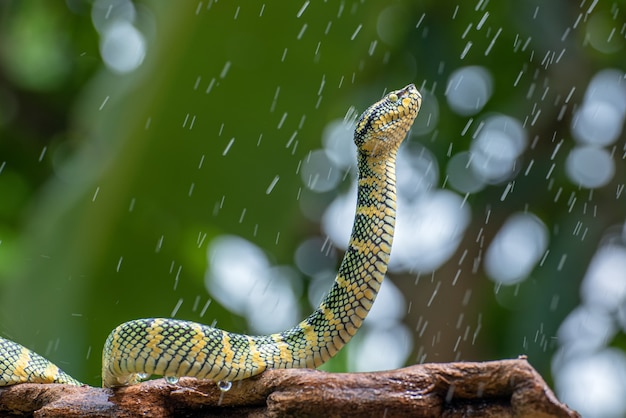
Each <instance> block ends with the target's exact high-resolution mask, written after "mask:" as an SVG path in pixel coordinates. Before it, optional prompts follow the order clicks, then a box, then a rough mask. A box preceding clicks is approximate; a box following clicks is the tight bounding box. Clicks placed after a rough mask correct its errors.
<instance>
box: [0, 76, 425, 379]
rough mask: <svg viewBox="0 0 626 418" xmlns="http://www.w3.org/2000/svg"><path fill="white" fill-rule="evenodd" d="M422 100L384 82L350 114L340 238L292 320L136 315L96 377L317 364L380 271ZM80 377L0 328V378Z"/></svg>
mask: <svg viewBox="0 0 626 418" xmlns="http://www.w3.org/2000/svg"><path fill="white" fill-rule="evenodd" d="M421 104H422V96H421V94H420V92H419V91H418V90H417V88H416V87H415V85H413V84H409V85H408V86H406V87H404V88H402V89H400V90H395V91H391V92H389V93H388V94H386V95H384V96H383V98H382V99H380V100H379V101H377V102H376V103H374V104H372V105H371V106H370V107H368V108H367V109H366V110H365V111H364V112H363V114H362V115H361V116H360V118H359V119H358V120H357V122H356V127H355V130H354V142H355V144H356V148H357V166H358V188H357V202H356V211H355V215H354V224H353V227H352V233H351V235H350V239H349V244H348V247H347V249H346V251H345V253H344V255H343V259H342V261H341V263H340V265H339V269H338V271H337V275H336V277H335V280H334V282H333V284H332V287H331V288H330V290H329V291H328V293H327V294H326V296H325V297H324V298H323V300H322V301H321V302H320V304H319V306H318V307H317V308H316V309H315V310H314V311H313V312H312V313H311V314H310V315H309V316H308V317H306V318H305V319H304V320H302V321H301V322H300V323H298V324H297V325H295V326H294V327H293V328H291V329H289V330H286V331H283V332H278V333H275V334H271V335H261V336H251V335H244V334H236V333H232V332H228V331H224V330H221V329H219V328H215V327H211V326H207V325H203V324H200V323H196V322H191V321H184V320H178V319H172V318H148V319H135V320H131V321H128V322H125V323H123V324H121V325H119V326H118V327H116V328H115V329H114V330H113V331H112V332H111V333H110V334H109V336H108V338H107V339H106V342H105V344H104V348H103V352H102V386H103V387H116V386H124V385H130V384H136V383H139V382H140V381H142V380H145V379H146V378H147V377H148V376H152V375H156V376H164V377H165V378H166V379H168V378H169V379H168V381H169V380H175V379H177V378H179V377H182V376H189V377H196V378H199V379H212V380H213V381H215V382H232V381H236V380H241V379H246V378H249V377H252V376H255V375H257V374H259V373H261V372H263V371H264V370H266V369H278V368H316V367H318V366H319V365H321V364H322V363H324V362H326V361H327V360H329V359H330V358H331V357H333V356H334V355H335V354H336V353H337V352H338V351H339V350H340V349H341V348H342V347H343V346H344V345H345V344H347V343H348V341H350V339H351V338H352V337H353V336H354V335H355V334H356V332H357V330H358V329H359V328H360V327H361V325H362V324H363V321H364V320H365V317H366V316H367V314H368V312H369V311H370V309H371V308H372V306H373V303H374V300H375V299H376V295H377V293H378V291H379V289H380V286H381V284H382V282H383V279H384V277H385V274H386V272H387V266H388V263H389V258H390V255H391V245H392V241H393V235H394V228H395V216H396V154H397V151H398V149H399V147H400V144H401V143H402V141H403V140H404V139H405V137H406V136H407V135H408V132H409V130H410V128H411V126H412V125H413V122H414V120H415V118H416V116H417V113H418V112H419V109H420V107H421ZM27 382H28V383H64V384H71V385H81V384H82V383H81V382H80V381H78V380H76V379H75V378H73V377H72V376H70V375H69V374H67V373H65V372H63V371H62V370H61V369H60V368H59V367H57V366H56V365H54V364H53V363H52V362H50V361H49V360H47V359H46V358H44V357H42V356H40V355H39V354H37V353H35V352H33V351H31V350H29V349H28V348H26V347H24V346H22V345H20V344H18V343H15V342H13V341H11V340H8V339H5V338H1V337H0V386H8V385H13V384H18V383H27Z"/></svg>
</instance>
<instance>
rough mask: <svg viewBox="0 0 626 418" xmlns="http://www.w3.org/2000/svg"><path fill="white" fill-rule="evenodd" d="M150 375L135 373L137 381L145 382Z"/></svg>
mask: <svg viewBox="0 0 626 418" xmlns="http://www.w3.org/2000/svg"><path fill="white" fill-rule="evenodd" d="M148 377H150V375H149V374H148V373H137V379H139V380H146V379H147V378H148Z"/></svg>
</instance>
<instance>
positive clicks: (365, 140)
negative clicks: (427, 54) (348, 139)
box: [354, 84, 422, 156]
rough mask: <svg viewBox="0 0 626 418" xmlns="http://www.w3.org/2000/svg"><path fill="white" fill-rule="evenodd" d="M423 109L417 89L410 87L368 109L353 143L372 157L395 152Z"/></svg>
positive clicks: (389, 94)
mask: <svg viewBox="0 0 626 418" xmlns="http://www.w3.org/2000/svg"><path fill="white" fill-rule="evenodd" d="M421 105H422V95H421V94H420V92H419V91H418V90H417V88H415V85H413V84H409V85H408V86H406V87H405V88H403V89H400V90H395V91H392V92H390V93H388V94H387V95H386V96H385V97H383V98H382V99H381V100H379V101H378V102H376V103H374V104H373V105H371V106H370V107H368V108H367V109H366V110H365V112H363V114H362V115H361V117H360V118H359V121H358V122H357V126H356V129H355V131H354V143H355V144H356V146H357V148H358V149H359V152H361V153H363V154H366V155H369V156H379V155H386V154H388V153H389V152H395V151H396V150H397V149H398V147H399V146H400V143H402V141H403V140H404V138H405V137H406V134H407V132H408V131H409V129H410V128H411V126H412V125H413V121H414V120H415V117H416V116H417V112H418V111H419V109H420V106H421Z"/></svg>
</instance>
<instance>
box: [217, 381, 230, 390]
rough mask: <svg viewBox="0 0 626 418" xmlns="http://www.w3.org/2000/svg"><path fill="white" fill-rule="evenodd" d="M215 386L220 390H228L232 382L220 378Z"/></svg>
mask: <svg viewBox="0 0 626 418" xmlns="http://www.w3.org/2000/svg"><path fill="white" fill-rule="evenodd" d="M217 387H218V388H219V390H221V391H222V392H228V391H229V390H230V388H232V387H233V382H231V381H229V380H220V381H218V382H217Z"/></svg>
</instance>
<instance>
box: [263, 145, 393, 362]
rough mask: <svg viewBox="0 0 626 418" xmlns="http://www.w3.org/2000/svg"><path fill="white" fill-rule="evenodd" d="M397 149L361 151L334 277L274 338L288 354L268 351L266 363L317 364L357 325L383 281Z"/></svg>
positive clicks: (333, 351) (340, 345)
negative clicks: (313, 305)
mask: <svg viewBox="0 0 626 418" xmlns="http://www.w3.org/2000/svg"><path fill="white" fill-rule="evenodd" d="M395 157H396V149H393V150H390V151H389V152H387V153H386V154H385V155H383V156H377V157H372V156H367V155H365V154H362V153H360V154H359V160H358V169H359V176H358V197H357V207H356V214H355V218H354V225H353V227H352V234H351V236H350V242H349V244H348V249H347V250H346V252H345V254H344V257H343V260H342V261H341V265H340V267H339V270H338V273H337V276H336V278H335V282H334V284H333V286H332V288H331V289H330V291H329V293H328V294H327V295H326V297H325V298H324V300H323V301H322V302H321V303H320V305H319V307H318V308H317V309H316V310H315V311H314V312H313V313H312V314H311V315H309V316H308V317H307V318H306V319H305V320H304V321H302V322H301V323H300V324H298V325H297V326H296V327H294V328H292V329H291V330H289V331H286V332H283V333H279V334H273V335H272V336H270V337H271V339H272V341H273V342H275V343H278V345H279V346H280V345H281V344H282V343H285V344H287V345H289V346H292V347H295V348H296V349H295V350H291V355H290V356H289V357H288V358H284V357H279V356H271V357H273V358H274V361H273V364H268V366H269V367H270V368H282V367H317V366H319V365H320V364H322V363H324V362H325V361H327V360H328V359H330V358H331V357H332V356H334V355H335V354H336V353H337V352H338V351H339V350H340V349H341V348H342V347H343V346H344V345H345V344H346V343H347V342H348V341H350V339H351V338H352V337H353V336H354V335H355V334H356V332H357V330H358V329H359V328H360V327H361V325H362V323H363V320H364V319H365V317H366V316H367V314H368V312H369V311H370V309H371V308H372V305H373V303H374V299H376V295H377V294H378V291H379V289H380V285H381V284H382V282H383V279H384V277H385V273H386V272H387V265H388V263H389V256H390V254H391V244H392V240H393V233H394V225H395V216H396V177H395V161H396V159H395Z"/></svg>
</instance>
